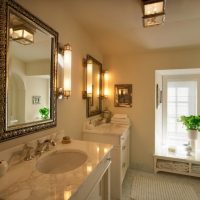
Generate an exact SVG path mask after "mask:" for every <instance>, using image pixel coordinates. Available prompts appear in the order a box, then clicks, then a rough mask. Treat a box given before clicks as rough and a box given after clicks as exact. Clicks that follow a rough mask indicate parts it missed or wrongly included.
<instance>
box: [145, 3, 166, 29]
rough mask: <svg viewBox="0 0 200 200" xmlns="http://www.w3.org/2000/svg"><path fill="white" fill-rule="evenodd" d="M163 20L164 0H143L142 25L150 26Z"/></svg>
mask: <svg viewBox="0 0 200 200" xmlns="http://www.w3.org/2000/svg"><path fill="white" fill-rule="evenodd" d="M164 21H165V0H143V25H144V27H150V26H155V25H160V24H162V23H164Z"/></svg>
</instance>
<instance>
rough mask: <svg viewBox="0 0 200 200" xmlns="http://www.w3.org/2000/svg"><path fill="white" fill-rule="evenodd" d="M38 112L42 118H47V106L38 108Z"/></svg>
mask: <svg viewBox="0 0 200 200" xmlns="http://www.w3.org/2000/svg"><path fill="white" fill-rule="evenodd" d="M39 113H40V114H41V118H42V119H48V118H49V108H46V107H43V108H40V109H39Z"/></svg>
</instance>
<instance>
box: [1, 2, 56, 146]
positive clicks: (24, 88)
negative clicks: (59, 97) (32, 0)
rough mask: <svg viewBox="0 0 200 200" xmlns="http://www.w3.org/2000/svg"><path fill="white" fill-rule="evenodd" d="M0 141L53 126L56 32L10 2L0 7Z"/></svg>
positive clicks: (54, 120) (54, 113) (54, 123)
mask: <svg viewBox="0 0 200 200" xmlns="http://www.w3.org/2000/svg"><path fill="white" fill-rule="evenodd" d="M0 33H1V39H0V52H1V54H0V66H1V67H0V93H1V95H0V102H1V104H0V116H1V117H0V142H4V141H6V140H10V139H14V138H16V137H20V136H24V135H27V134H30V133H33V132H37V131H40V130H44V129H47V128H51V127H53V126H56V77H55V76H56V67H57V62H56V60H57V47H58V33H57V32H56V31H54V30H53V29H52V28H51V27H49V26H48V25H46V24H45V23H44V22H42V21H41V20H39V19H38V18H37V17H35V16H34V15H32V14H31V13H29V12H28V11H27V10H25V9H24V8H23V7H21V6H20V5H19V4H18V3H16V2H15V1H12V0H3V1H1V6H0Z"/></svg>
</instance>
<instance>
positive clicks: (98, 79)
mask: <svg viewBox="0 0 200 200" xmlns="http://www.w3.org/2000/svg"><path fill="white" fill-rule="evenodd" d="M85 63H86V64H85V67H86V72H88V71H89V73H86V80H87V81H86V82H87V83H86V90H87V91H86V93H87V94H86V100H87V106H86V111H87V117H91V116H94V115H98V114H100V113H101V112H102V99H101V97H102V64H101V63H100V62H99V61H97V60H96V59H95V58H93V57H92V56H90V55H87V57H86V62H85Z"/></svg>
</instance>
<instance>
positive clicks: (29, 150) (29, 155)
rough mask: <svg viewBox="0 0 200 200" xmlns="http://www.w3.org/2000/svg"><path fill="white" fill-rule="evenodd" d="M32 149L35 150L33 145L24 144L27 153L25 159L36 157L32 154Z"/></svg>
mask: <svg viewBox="0 0 200 200" xmlns="http://www.w3.org/2000/svg"><path fill="white" fill-rule="evenodd" d="M32 150H33V147H31V146H28V145H27V144H25V145H24V148H23V153H24V154H25V157H24V160H25V161H28V160H32V159H33V158H34V155H32Z"/></svg>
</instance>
